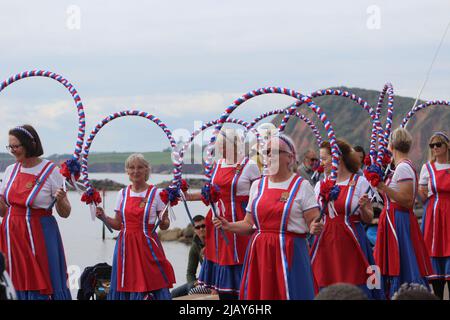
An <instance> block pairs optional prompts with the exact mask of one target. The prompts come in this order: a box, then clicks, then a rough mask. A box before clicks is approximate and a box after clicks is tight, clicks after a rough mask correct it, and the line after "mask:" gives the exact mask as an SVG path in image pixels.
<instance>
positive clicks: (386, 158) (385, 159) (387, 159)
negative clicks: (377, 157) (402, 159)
mask: <svg viewBox="0 0 450 320" xmlns="http://www.w3.org/2000/svg"><path fill="white" fill-rule="evenodd" d="M391 161H392V158H391V156H390V155H389V154H387V153H385V154H384V155H383V160H381V163H382V164H383V166H387V165H388V164H389V163H391Z"/></svg>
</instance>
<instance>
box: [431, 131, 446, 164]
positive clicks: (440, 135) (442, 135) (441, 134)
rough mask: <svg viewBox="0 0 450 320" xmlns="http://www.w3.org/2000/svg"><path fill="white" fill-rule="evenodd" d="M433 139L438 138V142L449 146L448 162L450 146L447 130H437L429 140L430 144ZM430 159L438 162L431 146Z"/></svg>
mask: <svg viewBox="0 0 450 320" xmlns="http://www.w3.org/2000/svg"><path fill="white" fill-rule="evenodd" d="M433 140H437V141H436V142H441V143H443V144H445V145H446V146H447V162H448V161H449V160H450V148H449V140H448V136H447V134H446V133H445V132H435V133H433V135H432V136H431V138H430V140H429V141H428V144H430V143H432V142H433ZM428 161H430V162H436V157H435V156H433V150H432V149H430V148H428Z"/></svg>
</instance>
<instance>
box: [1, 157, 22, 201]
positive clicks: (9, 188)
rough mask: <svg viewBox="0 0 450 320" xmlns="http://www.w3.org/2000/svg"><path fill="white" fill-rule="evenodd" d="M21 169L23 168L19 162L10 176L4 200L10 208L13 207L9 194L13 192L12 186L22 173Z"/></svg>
mask: <svg viewBox="0 0 450 320" xmlns="http://www.w3.org/2000/svg"><path fill="white" fill-rule="evenodd" d="M21 167H22V166H21V165H20V163H19V162H17V163H16V164H15V165H14V168H13V170H12V172H11V175H10V176H9V180H8V183H7V184H6V189H5V194H4V198H5V201H6V204H7V205H8V206H9V207H10V206H11V203H10V202H9V192H10V191H11V186H12V184H13V182H14V180H15V179H16V177H17V174H18V173H19V172H20V168H21Z"/></svg>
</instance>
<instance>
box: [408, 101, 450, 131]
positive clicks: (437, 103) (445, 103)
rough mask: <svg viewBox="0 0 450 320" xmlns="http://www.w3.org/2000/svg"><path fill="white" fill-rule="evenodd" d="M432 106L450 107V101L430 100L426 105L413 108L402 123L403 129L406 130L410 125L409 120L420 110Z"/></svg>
mask: <svg viewBox="0 0 450 320" xmlns="http://www.w3.org/2000/svg"><path fill="white" fill-rule="evenodd" d="M431 106H450V101H447V100H430V101H427V102H425V103H422V104H420V105H418V106H415V107H414V108H412V109H411V110H410V111H409V112H408V113H407V114H406V116H405V117H404V118H403V120H402V123H401V125H400V126H401V127H402V128H406V126H407V125H408V123H409V120H411V118H412V117H413V116H414V115H415V114H416V113H417V112H418V111H420V110H423V109H426V108H428V107H431Z"/></svg>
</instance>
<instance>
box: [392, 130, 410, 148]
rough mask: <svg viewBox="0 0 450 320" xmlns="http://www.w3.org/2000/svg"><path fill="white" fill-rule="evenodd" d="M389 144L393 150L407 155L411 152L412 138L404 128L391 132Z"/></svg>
mask: <svg viewBox="0 0 450 320" xmlns="http://www.w3.org/2000/svg"><path fill="white" fill-rule="evenodd" d="M389 143H390V144H391V146H392V148H393V149H395V150H397V151H400V152H402V153H408V152H409V151H410V150H411V145H412V136H411V134H410V133H409V132H408V130H406V129H405V128H397V129H395V130H394V131H393V132H392V134H391V138H390V141H389Z"/></svg>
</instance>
